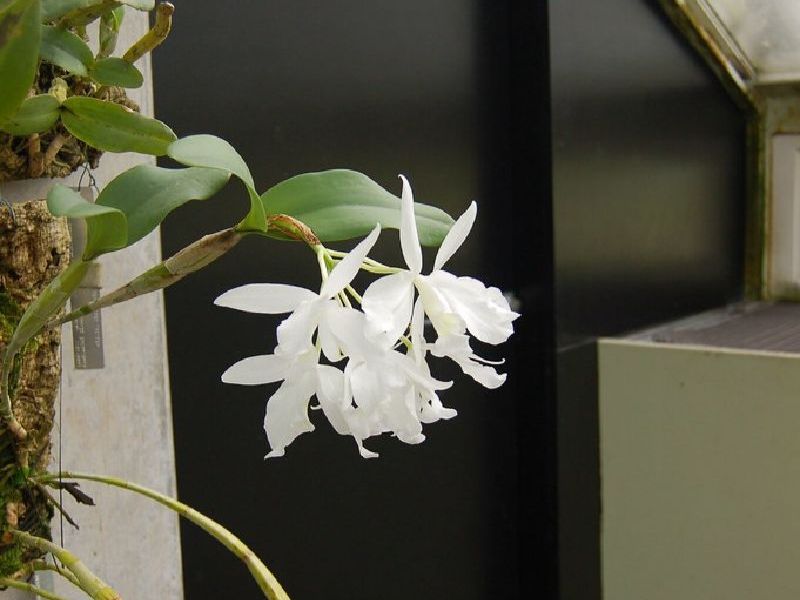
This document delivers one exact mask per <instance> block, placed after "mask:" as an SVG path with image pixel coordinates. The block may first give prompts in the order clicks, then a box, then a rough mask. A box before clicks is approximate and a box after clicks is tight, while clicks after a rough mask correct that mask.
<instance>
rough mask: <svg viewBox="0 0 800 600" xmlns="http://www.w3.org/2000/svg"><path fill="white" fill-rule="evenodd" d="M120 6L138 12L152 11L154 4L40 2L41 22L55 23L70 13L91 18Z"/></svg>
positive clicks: (131, 0) (139, 0)
mask: <svg viewBox="0 0 800 600" xmlns="http://www.w3.org/2000/svg"><path fill="white" fill-rule="evenodd" d="M120 4H125V5H127V6H130V7H131V8H136V9H138V10H153V8H154V7H155V4H156V3H155V0H117V2H107V1H104V0H42V21H43V22H45V23H50V22H53V21H57V20H58V19H60V18H61V17H67V16H69V15H70V13H76V11H83V12H86V13H87V14H89V16H92V14H91V13H94V14H95V15H97V16H99V15H100V14H103V13H105V12H108V11H110V10H111V9H114V8H116V7H117V6H119V5H120ZM98 11H99V12H98ZM95 18H96V17H95ZM92 20H93V19H92Z"/></svg>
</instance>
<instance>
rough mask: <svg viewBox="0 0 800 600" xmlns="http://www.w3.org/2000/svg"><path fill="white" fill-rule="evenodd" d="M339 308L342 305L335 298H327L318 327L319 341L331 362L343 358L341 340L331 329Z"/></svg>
mask: <svg viewBox="0 0 800 600" xmlns="http://www.w3.org/2000/svg"><path fill="white" fill-rule="evenodd" d="M339 308H341V307H340V306H339V305H338V304H336V303H335V302H334V301H333V300H327V301H326V302H325V307H324V308H323V309H322V311H321V312H320V318H319V325H318V329H317V341H318V342H319V345H320V347H321V348H322V353H323V354H324V355H325V358H327V359H328V360H329V361H331V362H338V361H340V360H342V358H343V356H342V352H341V349H340V343H339V340H338V338H337V337H336V335H335V334H334V333H333V331H332V330H331V323H332V322H333V321H334V320H335V319H336V314H337V312H338V309H339Z"/></svg>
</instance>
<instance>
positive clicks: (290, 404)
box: [222, 348, 349, 458]
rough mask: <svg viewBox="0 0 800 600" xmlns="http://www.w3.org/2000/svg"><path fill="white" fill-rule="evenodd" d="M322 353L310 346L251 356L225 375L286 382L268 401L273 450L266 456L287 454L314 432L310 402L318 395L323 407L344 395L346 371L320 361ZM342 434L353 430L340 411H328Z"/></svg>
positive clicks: (230, 379) (250, 381)
mask: <svg viewBox="0 0 800 600" xmlns="http://www.w3.org/2000/svg"><path fill="white" fill-rule="evenodd" d="M318 358H319V353H318V351H317V350H315V349H313V348H312V349H309V350H306V351H305V352H303V353H301V354H298V355H296V356H292V357H290V356H286V355H282V354H263V355H259V356H249V357H247V358H245V359H242V360H240V361H239V362H237V363H235V364H234V365H232V366H231V367H229V368H228V369H227V370H226V371H225V372H224V373H223V374H222V381H223V382H225V383H236V384H239V385H261V384H265V383H274V382H276V381H283V383H282V384H281V386H280V387H279V388H278V389H277V390H276V391H275V393H274V394H272V396H270V398H269V400H268V401H267V411H266V415H265V416H264V431H265V432H266V434H267V441H268V442H269V445H270V448H272V450H271V451H270V452H269V454H267V455H266V456H265V457H264V458H272V457H277V456H283V455H284V452H285V449H286V446H288V445H289V444H291V443H292V442H293V441H294V440H295V438H297V436H299V435H300V434H302V433H305V432H307V431H313V430H314V425H312V423H311V421H310V420H309V418H308V405H309V400H310V399H311V397H312V396H314V395H316V396H317V399H318V400H319V402H320V404H321V405H322V407H323V409H324V408H325V407H326V406H330V405H331V404H333V403H335V402H337V401H338V399H339V398H341V397H342V396H343V394H344V374H343V373H342V372H341V371H340V370H339V369H337V368H336V367H331V366H328V365H321V364H319V363H318ZM325 414H326V416H327V417H328V420H330V421H331V424H332V425H333V426H334V428H335V429H336V430H337V431H338V432H339V433H349V430H348V429H347V428H346V427H345V426H343V424H342V422H341V420H340V419H337V418H336V414H333V415H331V414H329V411H325Z"/></svg>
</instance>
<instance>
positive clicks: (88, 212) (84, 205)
mask: <svg viewBox="0 0 800 600" xmlns="http://www.w3.org/2000/svg"><path fill="white" fill-rule="evenodd" d="M47 208H48V209H49V210H50V212H51V213H53V214H54V215H56V216H59V217H69V218H70V219H85V220H86V230H87V231H86V247H85V248H84V250H83V259H84V260H90V259H92V258H94V257H95V256H99V255H100V254H103V253H105V252H110V251H112V250H118V249H119V248H124V247H125V246H126V242H127V239H128V225H127V219H126V217H125V214H124V213H123V212H122V211H121V210H119V209H118V208H114V207H111V206H102V205H99V204H93V203H91V202H89V201H88V200H86V199H85V198H84V197H83V196H81V195H80V194H79V193H77V192H76V191H74V190H72V189H70V188H68V187H66V186H63V185H60V184H56V185H54V186H53V187H52V188H51V189H50V192H49V193H48V194H47Z"/></svg>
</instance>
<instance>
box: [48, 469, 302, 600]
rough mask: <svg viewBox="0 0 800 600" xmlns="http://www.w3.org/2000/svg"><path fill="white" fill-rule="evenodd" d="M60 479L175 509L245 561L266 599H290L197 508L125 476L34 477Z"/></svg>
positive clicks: (246, 550)
mask: <svg viewBox="0 0 800 600" xmlns="http://www.w3.org/2000/svg"><path fill="white" fill-rule="evenodd" d="M62 479H78V480H85V481H96V482H98V483H105V484H106V485H111V486H114V487H118V488H122V489H124V490H130V491H132V492H136V493H137V494H141V495H142V496H145V497H147V498H150V499H151V500H155V501H156V502H158V503H159V504H162V505H164V506H166V507H167V508H169V509H171V510H173V511H175V512H176V513H178V514H179V515H180V516H182V517H184V518H185V519H187V520H189V521H191V522H192V523H194V524H195V525H197V526H198V527H200V528H201V529H202V530H203V531H205V532H206V533H208V534H210V535H211V536H212V537H214V538H216V540H217V541H219V542H220V543H221V544H222V545H223V546H225V547H226V548H227V549H228V550H230V551H231V552H232V553H233V554H234V555H235V556H236V557H237V558H239V560H241V561H242V562H244V564H245V565H246V566H247V568H248V570H249V571H250V573H251V574H252V576H253V578H254V579H255V580H256V583H257V584H258V587H259V588H261V591H262V592H263V593H264V595H265V596H266V597H267V598H269V600H289V595H288V594H287V593H286V592H285V591H284V590H283V587H281V584H280V583H278V580H277V579H275V576H274V575H273V574H272V573H271V572H270V570H269V569H267V567H266V566H265V565H264V563H263V562H261V560H260V559H259V558H258V557H257V556H256V555H255V553H254V552H253V551H252V550H251V549H250V548H248V547H247V545H246V544H245V543H244V542H242V541H241V540H240V539H239V538H237V537H236V536H235V535H233V534H232V533H231V532H230V531H228V530H227V529H225V528H224V527H223V526H222V525H220V524H219V523H217V522H216V521H214V520H213V519H211V518H209V517H207V516H205V515H204V514H202V513H200V512H198V511H196V510H195V509H193V508H192V507H190V506H187V505H186V504H184V503H183V502H179V501H178V500H175V499H174V498H170V497H169V496H165V495H163V494H160V493H158V492H156V491H154V490H151V489H148V488H145V487H141V486H139V485H136V484H135V483H131V482H129V481H125V480H124V479H117V478H114V477H103V476H100V475H88V474H85V473H72V472H70V471H63V472H61V473H51V474H49V475H45V476H43V477H37V478H36V481H40V482H42V483H46V482H48V481H60V480H62ZM67 566H68V565H67ZM70 570H71V569H70ZM73 572H74V571H73ZM76 575H77V574H76Z"/></svg>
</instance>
